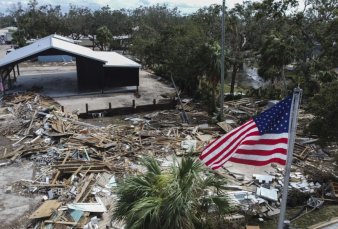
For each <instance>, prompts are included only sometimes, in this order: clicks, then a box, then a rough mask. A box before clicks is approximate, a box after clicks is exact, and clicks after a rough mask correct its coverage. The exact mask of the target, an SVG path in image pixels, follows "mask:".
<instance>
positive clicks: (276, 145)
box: [238, 143, 288, 151]
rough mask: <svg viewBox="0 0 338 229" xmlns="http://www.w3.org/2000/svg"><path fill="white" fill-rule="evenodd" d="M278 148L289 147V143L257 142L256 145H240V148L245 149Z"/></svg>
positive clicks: (267, 149)
mask: <svg viewBox="0 0 338 229" xmlns="http://www.w3.org/2000/svg"><path fill="white" fill-rule="evenodd" d="M276 148H281V149H287V148H288V144H285V143H278V144H275V145H264V144H255V145H245V144H243V145H240V146H239V147H238V149H244V150H266V151H269V150H274V149H276Z"/></svg>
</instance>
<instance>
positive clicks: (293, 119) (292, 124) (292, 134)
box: [278, 88, 302, 229]
mask: <svg viewBox="0 0 338 229" xmlns="http://www.w3.org/2000/svg"><path fill="white" fill-rule="evenodd" d="M301 96H302V89H300V88H295V89H294V91H293V96H292V104H291V109H290V110H291V111H290V112H291V113H290V120H289V141H288V151H287V161H286V166H285V173H284V185H283V194H282V203H281V207H280V214H279V219H278V229H283V228H284V219H285V212H286V203H287V198H288V189H289V178H290V172H291V164H292V154H293V148H294V145H295V138H296V129H297V116H298V108H299V104H300V99H301Z"/></svg>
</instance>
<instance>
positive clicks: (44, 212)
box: [29, 200, 61, 219]
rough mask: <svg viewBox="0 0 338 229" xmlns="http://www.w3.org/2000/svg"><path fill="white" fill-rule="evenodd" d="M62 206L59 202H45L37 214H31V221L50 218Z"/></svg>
mask: <svg viewBox="0 0 338 229" xmlns="http://www.w3.org/2000/svg"><path fill="white" fill-rule="evenodd" d="M60 206H61V202H59V201H58V200H47V201H45V202H44V203H43V204H42V205H41V206H40V207H39V208H38V209H37V210H36V211H35V212H33V213H32V214H31V216H30V217H29V219H40V218H46V217H50V216H51V215H52V214H53V212H54V211H56V210H57V209H58V208H59V207H60Z"/></svg>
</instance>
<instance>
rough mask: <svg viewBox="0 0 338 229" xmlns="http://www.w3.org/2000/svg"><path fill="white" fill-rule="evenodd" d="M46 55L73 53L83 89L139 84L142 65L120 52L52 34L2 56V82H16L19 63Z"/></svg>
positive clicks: (71, 54)
mask: <svg viewBox="0 0 338 229" xmlns="http://www.w3.org/2000/svg"><path fill="white" fill-rule="evenodd" d="M45 55H48V56H50V55H69V56H73V57H75V59H76V68H77V85H78V90H79V91H88V90H97V89H99V90H102V92H103V91H104V90H105V89H111V88H114V87H124V86H136V88H138V86H139V69H140V67H141V66H140V65H139V64H138V63H136V62H134V61H132V60H130V59H128V58H126V57H124V56H123V55H120V54H118V53H116V52H101V51H93V50H91V49H89V48H86V47H83V46H80V45H77V44H75V43H74V42H73V41H72V40H71V39H68V38H66V37H62V36H59V35H50V36H48V37H44V38H42V39H39V40H37V41H35V42H34V43H32V44H30V45H27V46H25V47H22V48H19V49H16V50H14V51H12V52H10V53H9V54H7V55H6V56H5V57H4V58H2V59H0V76H1V83H2V85H1V86H3V85H4V84H7V85H8V88H10V87H11V86H12V83H13V81H15V80H16V76H17V75H19V74H20V72H19V68H18V64H19V63H21V62H24V61H26V60H30V59H33V58H36V57H38V56H45Z"/></svg>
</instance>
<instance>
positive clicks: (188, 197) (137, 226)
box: [113, 157, 229, 229]
mask: <svg viewBox="0 0 338 229" xmlns="http://www.w3.org/2000/svg"><path fill="white" fill-rule="evenodd" d="M142 164H143V165H144V166H145V167H146V168H147V172H146V173H144V174H140V175H135V176H132V177H130V178H127V179H125V180H124V182H123V183H121V184H120V185H119V186H118V191H117V196H118V199H119V200H118V203H117V205H116V208H115V210H114V214H113V215H114V217H115V218H116V219H120V220H121V219H123V220H125V222H127V225H126V228H132V229H145V228H154V229H157V228H159V229H160V228H161V229H172V228H174V229H175V228H187V229H195V228H205V226H206V220H205V213H206V212H207V209H208V207H210V206H217V207H216V208H217V209H218V210H219V212H224V211H225V210H226V209H227V208H228V206H229V205H228V203H227V201H226V199H225V198H223V197H219V198H217V197H218V196H217V195H216V194H215V195H212V196H208V195H206V193H207V192H206V189H209V188H211V189H212V190H218V189H219V188H220V187H221V186H222V185H223V184H224V183H225V182H224V181H219V180H218V179H217V178H215V177H214V175H213V174H210V175H209V176H207V177H206V178H205V176H203V175H202V174H205V171H204V167H203V166H202V165H201V163H200V162H199V161H196V160H194V159H193V158H191V157H185V158H182V160H181V162H180V163H174V166H173V167H172V168H171V169H170V170H163V171H162V170H161V169H160V166H159V165H158V163H157V161H156V160H155V159H154V158H149V157H148V158H145V159H143V160H142ZM214 193H217V192H214ZM202 215H203V216H204V217H202Z"/></svg>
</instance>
